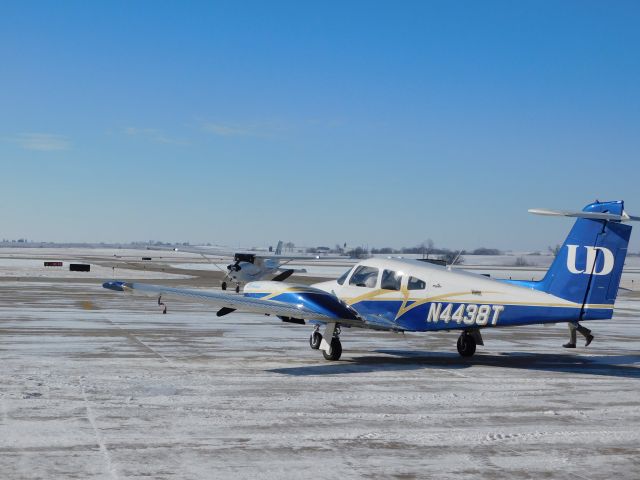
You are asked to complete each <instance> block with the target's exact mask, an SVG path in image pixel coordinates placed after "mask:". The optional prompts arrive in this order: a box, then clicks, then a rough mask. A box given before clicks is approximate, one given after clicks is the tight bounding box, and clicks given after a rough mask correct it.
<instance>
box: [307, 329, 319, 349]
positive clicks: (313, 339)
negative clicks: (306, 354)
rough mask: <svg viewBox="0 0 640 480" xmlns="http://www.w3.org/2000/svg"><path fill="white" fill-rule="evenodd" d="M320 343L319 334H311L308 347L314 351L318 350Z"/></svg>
mask: <svg viewBox="0 0 640 480" xmlns="http://www.w3.org/2000/svg"><path fill="white" fill-rule="evenodd" d="M321 342H322V334H321V333H320V332H313V333H312V334H311V336H310V337H309V345H310V346H311V348H313V349H314V350H318V349H319V348H320V343H321Z"/></svg>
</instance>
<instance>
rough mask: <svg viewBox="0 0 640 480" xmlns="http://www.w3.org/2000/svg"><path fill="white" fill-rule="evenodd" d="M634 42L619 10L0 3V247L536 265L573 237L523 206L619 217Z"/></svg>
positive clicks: (635, 21)
mask: <svg viewBox="0 0 640 480" xmlns="http://www.w3.org/2000/svg"><path fill="white" fill-rule="evenodd" d="M638 25H640V3H638V2H633V1H629V2H625V1H616V2H604V1H600V2H587V1H576V2H556V1H553V2H552V1H550V2H544V1H531V2H526V1H523V2H511V1H505V2H478V1H468V2H465V1H453V2H451V1H441V2H429V1H419V2H408V1H407V2H383V1H378V2H371V1H362V2H356V1H353V2H345V1H323V2H195V1H193V2H170V1H165V2H155V1H150V2H142V1H137V2H102V3H98V2H80V1H79V2H19V1H16V2H3V3H2V6H0V74H1V75H0V111H1V112H2V114H1V115H0V162H1V165H2V175H1V176H0V218H2V230H1V231H0V237H8V238H15V237H25V236H26V237H28V238H30V239H35V240H53V241H128V240H145V239H162V240H168V241H191V242H192V243H196V242H213V243H219V244H230V245H238V244H242V245H260V244H269V243H274V242H275V241H276V240H277V239H280V238H281V239H283V240H291V241H293V242H295V243H296V244H300V245H320V244H322V245H334V244H335V243H343V242H347V243H348V244H350V245H360V244H364V245H370V246H396V247H397V246H403V245H415V244H418V243H420V242H421V241H423V240H424V239H427V238H431V239H433V240H434V241H435V243H436V245H439V246H448V247H450V248H475V247H479V246H489V247H498V248H503V249H517V250H526V249H545V248H546V247H547V246H548V245H552V244H556V243H560V242H561V241H562V240H563V239H564V236H565V234H566V232H567V231H568V229H569V228H570V225H571V222H570V221H569V220H563V219H549V218H542V217H534V216H531V215H529V214H527V213H526V210H527V209H528V208H531V207H543V208H563V209H577V208H581V207H582V206H583V205H585V204H586V203H588V202H590V201H592V200H594V199H596V198H598V199H601V200H609V199H624V200H625V201H626V204H627V210H628V211H629V212H630V213H632V214H633V213H635V214H640V188H639V186H640V156H639V152H640V87H639V86H640V29H639V28H638ZM637 228H640V225H638V226H637ZM632 237H633V238H632V246H631V248H632V250H634V251H638V250H640V233H638V232H637V233H636V234H635V235H632Z"/></svg>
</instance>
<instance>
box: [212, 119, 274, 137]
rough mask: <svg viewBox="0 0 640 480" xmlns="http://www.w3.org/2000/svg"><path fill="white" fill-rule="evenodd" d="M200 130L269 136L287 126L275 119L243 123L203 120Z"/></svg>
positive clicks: (229, 135)
mask: <svg viewBox="0 0 640 480" xmlns="http://www.w3.org/2000/svg"><path fill="white" fill-rule="evenodd" d="M202 130H204V131H205V132H207V133H212V134H213V135H216V136H219V137H258V138H271V137H273V136H275V135H276V134H279V133H282V132H284V131H286V130H287V128H286V127H285V126H283V125H282V124H279V123H277V122H275V121H270V122H262V123H249V124H244V125H241V124H237V123H226V122H224V123H223V122H205V123H203V124H202Z"/></svg>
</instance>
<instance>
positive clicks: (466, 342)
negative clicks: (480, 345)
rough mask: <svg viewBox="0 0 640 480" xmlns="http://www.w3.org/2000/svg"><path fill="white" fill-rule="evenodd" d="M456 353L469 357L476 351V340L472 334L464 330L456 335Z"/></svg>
mask: <svg viewBox="0 0 640 480" xmlns="http://www.w3.org/2000/svg"><path fill="white" fill-rule="evenodd" d="M457 347H458V353H459V354H460V355H461V356H463V357H471V356H472V355H473V354H474V353H476V340H475V338H473V335H470V334H468V333H467V332H464V333H462V334H461V335H460V337H458V344H457Z"/></svg>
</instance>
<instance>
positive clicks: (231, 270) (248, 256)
mask: <svg viewBox="0 0 640 480" xmlns="http://www.w3.org/2000/svg"><path fill="white" fill-rule="evenodd" d="M172 250H173V251H176V252H177V251H183V252H187V253H197V254H199V255H201V256H202V257H204V258H205V259H206V260H207V261H208V262H209V263H212V264H213V265H214V266H215V267H216V268H218V269H220V270H222V268H220V267H219V266H218V265H217V264H216V263H213V262H211V261H210V259H209V257H208V256H207V255H214V254H215V255H216V256H233V263H230V264H229V265H227V267H226V272H225V271H224V270H222V272H223V273H224V274H225V275H224V277H223V278H222V283H221V285H220V286H221V288H222V290H226V289H227V286H228V282H229V283H230V282H233V283H235V284H236V285H235V291H236V293H240V287H241V286H242V285H243V284H247V283H249V282H254V281H256V280H263V279H265V278H267V277H270V276H272V275H273V276H274V278H272V281H276V282H278V281H284V280H286V279H287V278H289V277H290V276H291V275H293V274H294V273H306V271H307V270H306V269H304V268H285V267H284V265H286V264H287V263H289V262H292V261H294V260H312V259H320V258H322V259H326V260H330V259H336V258H341V259H344V258H345V257H330V256H320V255H306V256H294V255H282V240H280V241H279V242H278V245H277V247H276V250H275V252H274V254H273V255H265V254H262V253H230V252H224V251H221V250H211V249H210V248H208V247H179V248H173V249H172Z"/></svg>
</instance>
